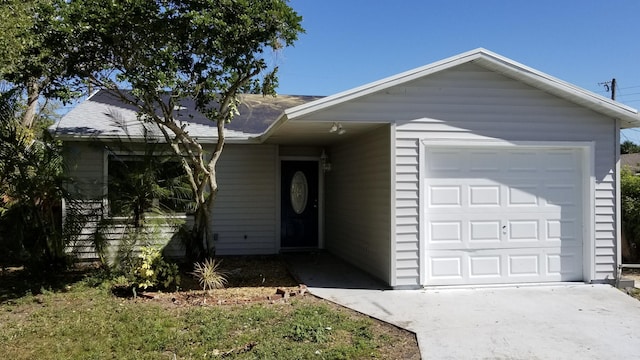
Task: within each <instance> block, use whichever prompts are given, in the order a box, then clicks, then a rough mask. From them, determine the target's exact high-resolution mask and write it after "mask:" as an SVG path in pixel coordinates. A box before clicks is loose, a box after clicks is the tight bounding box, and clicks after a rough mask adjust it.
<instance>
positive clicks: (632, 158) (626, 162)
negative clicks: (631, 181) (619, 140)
mask: <svg viewBox="0 0 640 360" xmlns="http://www.w3.org/2000/svg"><path fill="white" fill-rule="evenodd" d="M620 166H621V167H628V168H629V169H630V170H631V171H633V172H635V173H637V172H640V153H634V154H622V155H620Z"/></svg>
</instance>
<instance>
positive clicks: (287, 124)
mask: <svg viewBox="0 0 640 360" xmlns="http://www.w3.org/2000/svg"><path fill="white" fill-rule="evenodd" d="M244 100H245V105H243V106H244V107H243V108H241V109H240V114H241V115H240V116H239V117H238V118H237V119H236V120H234V121H233V122H232V123H231V124H229V126H230V127H229V131H228V134H229V137H228V146H227V147H226V149H225V151H224V153H223V155H222V160H221V162H220V164H219V179H220V192H219V197H218V201H217V203H216V210H215V214H214V218H213V223H214V227H215V232H216V236H215V239H216V244H215V247H216V251H217V254H220V255H225V254H275V253H279V252H281V251H287V250H295V249H314V248H320V249H326V250H328V251H330V252H332V253H333V254H335V255H337V256H339V257H341V258H343V259H345V260H346V261H348V262H350V263H352V264H354V265H356V266H358V267H360V268H362V269H364V270H365V271H367V272H369V273H370V274H372V275H373V276H375V277H377V278H379V279H381V280H382V281H384V282H386V283H387V284H389V285H390V286H391V287H393V288H416V287H421V286H432V285H433V286H438V285H478V284H508V283H529V282H533V283H542V282H565V281H580V282H608V281H612V280H613V279H615V277H616V275H617V268H618V265H619V264H620V263H621V259H620V242H619V239H620V228H621V226H620V221H621V219H620V217H621V215H620V214H621V212H620V201H619V199H620V186H619V173H620V155H619V151H618V148H619V142H620V141H619V134H620V129H622V128H628V127H638V126H640V116H639V115H638V112H637V110H635V109H633V108H630V107H628V106H625V105H623V104H620V103H618V102H615V101H612V100H610V99H607V98H605V97H602V96H600V95H597V94H594V93H592V92H589V91H586V90H584V89H581V88H579V87H577V86H574V85H572V84H569V83H567V82H564V81H562V80H559V79H557V78H554V77H552V76H549V75H547V74H544V73H542V72H540V71H537V70H535V69H532V68H529V67H527V66H525V65H522V64H519V63H517V62H515V61H513V60H510V59H507V58H505V57H503V56H500V55H498V54H495V53H493V52H490V51H487V50H485V49H476V50H472V51H469V52H466V53H463V54H460V55H457V56H454V57H451V58H448V59H445V60H442V61H438V62H436V63H433V64H429V65H426V66H423V67H420V68H417V69H414V70H410V71H407V72H404V73H401V74H398V75H395V76H391V77H389V78H386V79H382V80H379V81H376V82H373V83H370V84H366V85H363V86H360V87H357V88H355V89H351V90H348V91H345V92H341V93H338V94H335V95H331V96H327V97H323V98H311V97H299V96H278V97H276V98H273V99H271V98H262V97H256V96H255V95H246V96H245V98H244ZM178 110H179V111H180V110H182V111H185V112H188V111H190V110H189V109H188V106H185V107H180V109H178ZM114 118H120V121H124V122H127V121H129V120H131V121H132V122H133V121H135V113H133V111H132V110H131V109H128V108H127V106H125V105H123V104H121V103H118V102H115V101H112V99H111V100H110V99H109V97H108V96H107V95H106V94H104V93H98V94H96V95H94V96H92V97H90V98H89V99H88V100H87V101H85V102H83V103H82V104H80V105H79V106H77V107H76V108H75V109H74V110H72V111H71V112H70V113H69V114H67V115H66V116H65V117H64V118H63V119H62V120H61V121H60V122H59V123H58V124H56V125H55V126H54V129H53V131H54V134H55V135H56V136H57V137H58V138H59V139H61V140H63V141H64V146H65V151H66V153H67V158H68V161H69V163H70V166H69V172H70V174H71V175H72V176H73V177H74V178H75V179H76V180H78V181H79V184H80V185H78V186H85V189H84V190H85V194H89V195H90V196H89V197H91V196H92V197H93V198H94V199H98V200H99V202H98V203H99V204H105V203H106V202H108V200H105V199H108V197H107V195H108V194H107V192H108V184H107V182H108V169H109V164H108V162H109V159H110V155H109V154H110V152H109V151H107V150H105V146H104V144H105V143H108V142H109V141H110V140H113V139H114V138H121V136H122V133H121V131H122V130H121V129H122V127H114V126H113V124H112V123H110V122H112V121H113V119H114ZM185 119H186V120H185V121H188V122H190V125H188V126H191V128H190V129H192V130H190V131H192V133H196V132H198V131H202V134H203V135H202V136H201V137H200V138H201V140H202V142H203V143H205V144H209V143H212V141H214V140H215V138H214V136H215V131H213V128H212V127H211V124H207V123H206V122H203V121H201V120H202V119H201V118H198V116H197V114H196V116H194V115H193V114H191V115H190V116H188V117H185ZM131 126H132V127H133V125H131ZM205 130H206V131H205ZM136 131H138V130H131V133H132V134H133V135H132V136H130V139H131V142H132V143H136V141H138V142H139V141H142V140H141V139H142V137H141V136H140V131H138V133H136ZM83 184H84V185H83ZM100 201H101V202H100ZM105 216H108V214H106V215H105Z"/></svg>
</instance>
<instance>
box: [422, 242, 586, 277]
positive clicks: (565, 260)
mask: <svg viewBox="0 0 640 360" xmlns="http://www.w3.org/2000/svg"><path fill="white" fill-rule="evenodd" d="M581 266H582V261H581V252H580V249H579V248H567V249H563V250H562V251H558V249H555V248H543V249H539V248H536V249H521V248H519V249H484V250H477V251H450V250H444V251H436V252H435V253H434V254H433V255H432V256H430V257H429V261H428V266H427V281H428V284H429V285H467V284H496V283H523V282H553V281H578V280H580V279H581V278H582V274H581V269H582V268H581Z"/></svg>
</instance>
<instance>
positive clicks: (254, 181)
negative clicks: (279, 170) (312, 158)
mask: <svg viewBox="0 0 640 360" xmlns="http://www.w3.org/2000/svg"><path fill="white" fill-rule="evenodd" d="M276 157H277V148H276V146H274V145H227V146H226V147H225V149H224V151H223V153H222V157H221V159H220V162H219V163H218V196H217V198H216V202H215V206H214V212H213V231H214V233H216V234H218V235H217V236H218V241H217V243H216V244H215V245H216V253H217V254H219V255H241V254H274V253H276V252H277V251H278V248H277V242H276V170H275V168H276Z"/></svg>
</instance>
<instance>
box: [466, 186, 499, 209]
mask: <svg viewBox="0 0 640 360" xmlns="http://www.w3.org/2000/svg"><path fill="white" fill-rule="evenodd" d="M468 188H469V201H468V203H469V207H483V208H484V207H487V206H490V207H498V206H500V205H501V203H502V202H501V196H500V194H501V186H500V185H470V186H469V187H468Z"/></svg>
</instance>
